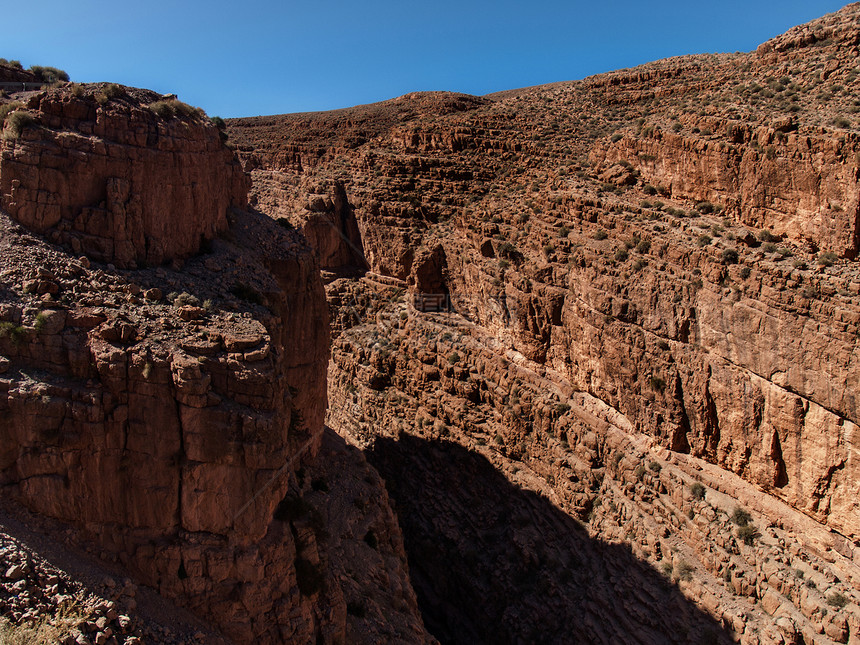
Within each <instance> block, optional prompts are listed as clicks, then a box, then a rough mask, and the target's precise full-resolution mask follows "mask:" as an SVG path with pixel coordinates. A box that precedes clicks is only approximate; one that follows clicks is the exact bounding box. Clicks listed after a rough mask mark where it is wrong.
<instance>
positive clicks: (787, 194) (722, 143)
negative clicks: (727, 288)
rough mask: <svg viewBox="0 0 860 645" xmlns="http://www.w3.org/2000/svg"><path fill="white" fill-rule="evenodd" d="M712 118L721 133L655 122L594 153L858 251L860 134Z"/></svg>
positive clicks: (736, 210) (817, 243)
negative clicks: (666, 128) (687, 131)
mask: <svg viewBox="0 0 860 645" xmlns="http://www.w3.org/2000/svg"><path fill="white" fill-rule="evenodd" d="M713 121H715V120H710V125H711V127H712V131H714V132H719V134H718V135H717V136H718V137H719V138H716V137H715V138H714V139H703V138H700V137H695V138H691V137H686V136H683V135H679V134H675V133H673V132H663V131H660V130H654V131H653V132H652V133H651V134H649V135H648V136H647V137H642V138H637V137H631V136H628V137H625V138H622V139H620V140H619V141H617V142H604V143H601V145H599V146H597V147H596V148H595V150H594V151H593V153H592V159H593V160H594V161H595V162H596V163H597V164H598V168H599V169H600V170H601V171H604V170H605V169H607V168H609V167H610V166H612V165H613V164H615V163H618V162H623V163H627V164H632V165H633V166H634V167H635V168H637V169H639V170H640V171H641V175H642V177H644V178H645V179H646V180H647V181H648V182H650V183H652V184H654V185H658V186H661V187H663V188H665V189H666V190H668V194H669V195H670V196H672V197H674V198H676V199H693V200H696V201H712V202H714V203H718V204H723V205H725V206H726V210H727V212H729V213H731V214H732V215H734V216H735V217H736V218H737V219H738V221H740V222H741V223H743V224H745V225H747V226H755V227H758V228H767V229H770V230H771V231H773V232H774V233H775V234H777V235H785V236H787V237H789V238H791V239H792V240H795V241H797V242H799V243H805V244H808V245H810V246H811V247H812V248H817V249H822V250H824V251H834V252H836V253H837V254H838V255H840V256H844V257H849V258H854V257H856V256H857V253H858V251H860V230H858V228H857V226H858V221H860V218H858V212H860V211H858V203H860V201H858V197H860V189H858V183H857V180H858V177H860V174H858V164H857V159H858V156H857V153H858V151H860V145H858V139H857V137H856V135H854V134H850V135H848V136H847V137H844V138H842V139H841V140H840V139H834V138H833V137H831V136H822V135H820V134H819V135H798V134H796V133H789V134H787V135H786V134H784V133H782V132H781V131H780V130H777V129H776V128H775V127H773V126H759V127H758V128H755V129H754V130H752V131H750V130H749V129H745V128H743V127H742V126H739V125H738V124H736V123H735V124H733V123H732V122H730V121H728V122H725V121H723V122H716V123H715V122H713ZM787 123H789V127H790V123H791V121H790V120H789V121H788V122H787ZM776 125H777V127H779V125H778V124H776ZM720 135H722V136H720ZM751 144H754V146H755V147H754V146H753V145H751ZM643 158H644V159H647V161H645V162H643V161H642V159H643Z"/></svg>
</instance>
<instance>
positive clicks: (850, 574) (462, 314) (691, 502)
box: [228, 4, 860, 643]
mask: <svg viewBox="0 0 860 645" xmlns="http://www.w3.org/2000/svg"><path fill="white" fill-rule="evenodd" d="M857 15H858V5H856V4H855V5H849V6H848V7H846V8H845V9H843V10H842V11H840V12H838V13H836V14H832V15H830V16H826V17H825V18H822V19H821V20H819V21H816V22H814V23H811V24H810V25H808V26H806V27H805V28H804V29H802V30H800V31H799V32H798V33H803V34H807V35H808V34H813V35H814V36H808V37H807V36H797V34H796V33H794V32H792V33H791V34H788V35H786V36H784V37H779V38H776V39H774V40H773V41H771V43H770V44H769V45H767V46H765V47H763V48H760V50H759V51H758V52H756V53H751V54H732V55H703V56H692V57H683V58H679V59H671V60H667V61H660V62H657V63H653V64H649V65H646V66H643V67H641V68H637V69H634V70H622V71H620V72H616V73H612V74H608V75H602V76H599V77H594V78H591V79H586V80H585V81H581V82H574V83H559V84H555V85H551V86H543V87H538V88H528V89H524V90H518V91H512V92H507V93H502V94H499V95H494V96H490V97H484V98H482V99H479V98H475V99H474V100H472V101H463V100H459V103H458V105H459V107H460V109H458V110H453V109H451V108H450V105H451V101H452V97H451V95H446V94H441V93H440V94H434V93H430V94H426V95H420V96H416V95H410V96H406V97H401V98H400V99H397V100H396V101H395V102H388V103H382V104H378V105H377V106H364V107H362V108H356V109H354V111H351V110H346V111H340V112H335V113H326V114H320V115H301V116H287V117H268V118H267V119H266V120H265V124H263V123H262V122H261V121H260V120H247V121H246V120H236V121H232V122H231V123H230V127H229V129H228V130H229V132H230V136H231V138H232V140H234V141H235V142H236V143H237V144H238V146H239V149H240V150H241V151H242V154H243V155H244V157H245V159H246V164H248V167H249V168H251V169H252V176H253V178H254V182H255V184H254V188H253V189H252V194H253V195H254V197H255V198H256V199H258V200H261V201H267V200H268V201H270V202H271V201H274V200H277V202H278V203H279V205H280V208H281V211H280V214H281V215H282V216H284V217H287V218H292V219H291V221H293V222H294V224H295V225H297V226H298V225H301V220H300V218H299V217H297V216H296V214H297V213H299V212H301V209H302V208H304V206H303V205H304V204H307V203H308V200H309V199H310V198H311V192H310V191H308V190H307V189H306V187H308V186H316V185H321V184H324V183H325V182H327V181H333V180H334V179H335V178H342V177H349V179H347V180H343V182H344V186H345V189H346V194H347V197H348V201H349V203H350V204H351V205H352V209H353V212H354V214H355V217H356V221H357V224H358V228H359V231H360V233H361V240H362V245H363V252H364V257H365V258H366V259H367V262H368V264H369V267H370V270H369V272H367V274H366V275H365V277H364V278H362V279H361V281H360V282H356V281H355V280H353V281H347V282H342V281H341V280H336V281H334V282H332V283H331V284H330V285H329V302H330V304H331V309H332V318H333V320H334V321H335V329H336V338H335V341H334V352H333V363H332V367H331V371H330V394H331V397H332V399H333V400H336V401H341V402H342V403H340V404H338V405H336V406H333V407H332V408H331V411H330V417H329V423H330V424H331V425H332V426H333V427H335V428H336V429H338V430H339V431H341V432H343V433H344V434H346V435H349V436H350V437H352V438H353V440H354V441H356V442H359V443H361V444H362V445H365V446H366V447H367V449H368V451H373V450H374V449H373V448H372V446H373V445H374V443H375V442H378V441H380V440H382V438H389V437H392V438H397V437H399V436H402V434H403V433H407V434H410V435H419V436H421V437H422V438H425V439H427V440H428V441H434V440H435V441H438V440H441V439H445V438H450V439H451V440H453V441H455V442H456V443H459V444H460V445H463V446H466V447H469V448H471V449H476V450H479V451H480V452H481V453H482V454H484V455H485V456H487V458H488V459H490V460H491V461H492V462H493V463H494V464H497V465H498V467H499V468H500V469H502V470H503V471H504V472H506V473H508V472H510V471H516V472H519V473H526V474H524V475H523V476H522V477H516V478H514V480H515V481H517V483H518V484H519V485H522V486H526V487H528V488H532V489H534V490H539V491H543V492H544V493H545V494H546V495H547V497H548V498H549V499H551V500H552V501H553V504H555V505H556V506H557V507H558V508H562V509H564V510H565V512H567V513H569V514H572V515H575V516H576V517H578V518H580V519H582V520H589V530H590V531H591V535H592V536H593V537H595V538H596V539H605V540H610V541H615V540H620V541H625V542H627V543H629V544H630V545H631V548H633V549H634V551H635V552H636V553H638V554H640V555H641V556H642V557H645V558H648V559H650V560H651V561H652V562H654V563H655V564H656V563H659V565H660V566H663V565H666V566H668V568H669V570H670V573H671V575H673V576H675V577H676V578H678V579H679V580H680V584H681V588H682V590H683V591H684V593H685V594H686V595H687V596H688V597H691V598H693V599H694V600H696V601H697V602H698V603H699V606H700V607H704V608H706V609H707V611H709V612H710V613H711V614H712V615H714V616H717V617H718V618H719V619H720V620H721V621H722V623H723V626H724V628H725V629H727V630H730V631H732V632H734V634H735V635H736V636H737V638H740V639H742V640H743V641H744V642H749V643H755V642H786V643H787V642H801V639H804V642H817V640H820V641H821V642H827V641H828V640H835V641H838V642H847V641H848V640H849V639H850V638H854V635H855V634H856V633H857V627H856V626H854V625H856V623H857V619H856V615H855V614H854V613H852V612H854V611H855V610H856V605H855V604H852V603H856V591H857V581H858V579H860V578H858V570H857V557H858V555H857V553H858V539H860V512H858V510H860V509H858V506H857V501H856V500H857V499H858V496H857V493H858V490H857V486H858V483H857V482H858V475H860V473H858V460H857V454H858V453H857V445H858V444H857V441H858V435H857V425H856V424H857V423H858V422H860V415H858V410H857V409H856V401H855V397H854V393H853V383H855V382H856V380H857V374H856V369H855V365H854V361H853V359H852V357H853V356H854V355H855V354H856V351H857V330H858V328H857V325H858V322H860V300H858V293H860V271H858V268H857V265H856V262H855V261H854V256H855V254H856V251H857V246H856V238H857V233H856V221H855V220H856V219H857V217H856V215H857V190H856V181H857V160H856V159H855V158H854V157H855V156H856V152H857V150H856V145H857V140H856V133H855V132H854V129H855V128H854V121H855V118H856V117H854V116H852V115H854V114H855V113H856V107H857V106H855V105H854V99H853V96H854V95H855V94H856V92H855V90H856V89H857V83H858V80H857V79H858V71H857V70H856V69H854V67H853V62H852V61H854V60H855V59H856V52H855V49H856V44H857V43H856V38H855V35H856V24H857ZM792 34H793V35H792ZM406 106H409V108H408V109H407V107H406ZM405 113H408V114H409V119H408V120H407V119H400V115H402V114H405ZM335 123H338V124H341V125H342V126H343V124H345V123H348V124H349V125H348V127H331V126H332V125H333V124H335ZM380 294H384V295H380ZM398 301H399V302H398ZM407 301H408V302H411V303H413V304H414V305H415V307H412V308H410V307H409V306H408V303H407ZM428 303H435V304H434V305H433V306H434V307H436V308H437V309H442V310H444V311H450V312H451V314H450V315H449V316H448V317H447V318H444V319H443V320H441V321H437V323H438V326H437V327H436V328H435V329H434V331H433V333H432V334H427V333H424V331H423V330H422V329H419V326H418V323H417V322H416V320H423V319H424V317H425V316H426V315H427V313H426V312H427V311H428V307H427V306H426V305H427V304H428ZM418 309H422V310H424V311H423V312H422V311H418ZM385 312H387V313H385ZM383 314H384V315H383ZM463 326H466V327H468V328H469V330H470V331H469V333H468V335H469V336H477V337H479V338H480V341H479V342H478V343H476V344H477V345H479V346H480V348H476V347H475V346H471V345H469V346H466V347H461V346H457V345H452V341H451V338H452V337H453V338H458V337H460V336H462V335H463V333H462V330H461V328H462V327H463ZM353 328H355V329H354V333H353V332H352V331H350V330H352V329H353ZM446 336H447V337H448V338H447V340H446ZM515 367H521V368H522V370H520V369H515ZM535 384H540V387H541V388H544V389H546V390H547V391H549V392H552V393H553V394H552V395H548V394H547V393H546V392H537V393H534V394H529V395H528V396H526V395H525V394H523V393H522V392H521V391H522V390H527V391H531V390H532V389H533V386H535ZM550 385H552V386H553V387H555V388H558V389H557V390H549V386H550ZM531 397H534V398H535V401H537V403H528V404H524V402H523V400H522V399H523V398H526V400H528V399H530V398H531ZM533 406H534V407H533ZM595 410H601V412H600V414H596V412H595ZM413 415H415V417H416V418H417V419H418V420H417V421H416V422H414V423H413V422H412V421H411V419H412V418H413ZM568 415H573V417H575V418H576V419H579V421H577V422H576V423H575V425H576V424H580V423H581V426H580V427H579V429H578V430H575V431H573V430H572V431H570V432H568V431H567V430H566V428H567V427H568V421H566V419H568ZM422 419H423V421H422ZM600 419H602V421H601V420H600ZM606 423H609V424H610V426H611V427H608V426H606V425H605V424H606ZM428 425H429V427H428ZM430 428H432V430H431V429H430ZM612 428H615V429H617V430H618V433H616V432H615V430H613V429H612ZM565 432H567V436H565V437H564V441H562V440H561V436H562V434H564V433H565ZM446 433H447V434H446ZM611 437H615V438H614V439H612V438H611ZM404 441H405V439H404ZM482 442H483V443H482ZM556 442H557V443H558V448H557V449H556V448H553V449H552V450H546V449H544V448H542V447H541V448H538V446H543V445H544V444H546V445H550V444H555V443H556ZM564 444H567V447H565V445H564ZM580 445H581V447H577V448H574V446H580ZM637 446H638V448H636V447H637ZM568 448H570V451H571V452H573V453H574V454H575V457H573V458H572V461H571V457H570V456H569V454H568V452H569V451H568ZM634 448H635V454H636V458H635V459H633V460H630V461H628V460H626V459H625V455H626V454H627V452H629V451H634ZM428 450H429V451H431V452H432V450H434V448H433V447H432V446H431V447H430V448H428ZM494 452H498V453H500V454H501V455H503V456H504V459H502V458H498V459H497V458H495V457H493V456H492V455H493V453H494ZM388 453H391V454H400V453H399V452H398V449H397V448H392V449H390V450H388ZM368 454H370V452H369V453H368ZM616 455H619V456H620V460H619V461H618V462H617V463H613V462H614V460H615V459H616ZM652 462H653V463H654V464H655V467H654V468H653V469H652V468H651V467H650V465H651V463H652ZM377 463H378V464H379V465H380V468H382V469H383V471H385V469H386V464H387V463H388V461H387V460H385V459H382V460H381V461H379V462H377ZM564 463H568V465H569V466H568V467H565V466H564ZM506 464H507V465H506ZM640 467H641V469H642V472H637V471H639V469H640ZM571 471H572V472H571ZM389 472H390V473H399V474H396V475H392V476H394V477H396V478H399V477H405V478H408V477H409V476H410V472H409V469H405V470H403V469H397V468H393V469H392V470H391V471H389ZM528 473H534V474H535V475H536V477H533V476H530V475H528ZM705 475H707V476H705ZM697 481H698V483H699V484H701V485H703V486H704V487H705V488H706V489H708V492H707V495H708V496H711V497H706V498H705V499H706V500H707V501H708V504H707V505H703V504H699V502H700V501H701V500H700V499H692V498H691V497H690V496H689V493H687V492H685V491H689V490H690V486H692V485H693V484H695V483H696V482H697ZM398 486H399V484H398V483H397V482H395V483H393V484H392V489H391V490H392V495H393V496H394V497H395V499H396V498H397V495H396V493H395V492H393V491H394V490H395V489H396V488H397V487H398ZM402 486H404V487H406V488H408V486H409V482H404V483H403V484H402ZM696 490H698V489H696ZM565 491H567V492H565ZM710 491H715V492H714V493H711V492H710ZM607 497H608V498H610V499H611V500H613V501H612V504H605V505H604V504H603V503H600V504H597V500H598V499H603V500H605V499H606V498H607ZM711 502H713V503H711ZM464 503H468V502H464ZM735 506H738V507H742V508H748V509H751V512H754V522H753V523H754V525H755V526H756V527H757V528H756V529H754V530H749V531H741V530H740V529H741V528H742V527H740V526H739V525H735V524H733V523H732V521H731V519H730V517H731V516H732V515H733V513H734V508H735ZM398 508H401V507H400V503H398ZM410 509H411V510H409V513H414V514H415V517H414V518H406V517H404V518H402V520H403V522H404V524H405V525H413V526H421V525H422V523H423V522H424V518H422V517H421V513H422V511H421V509H420V508H415V507H414V505H410ZM691 514H692V515H691ZM698 514H704V519H699V518H698ZM649 516H654V518H655V519H653V520H651V519H648V518H649ZM413 520H414V523H413ZM694 524H695V526H696V527H695V528H694V527H693V525H694ZM798 527H802V528H798ZM764 529H767V532H766V531H765V530H764ZM771 529H773V530H771ZM667 531H668V532H669V534H670V535H666V532H667ZM756 532H757V533H758V535H757V536H755V535H753V534H754V533H756ZM408 533H409V530H408V529H407V539H406V542H407V549H408V550H410V555H411V556H413V557H415V558H416V560H415V561H413V569H415V567H416V566H421V565H420V564H417V563H419V562H420V558H422V557H423V556H422V555H421V553H422V548H419V549H418V551H417V552H414V551H412V550H411V549H410V540H409V535H408ZM451 533H456V529H453V528H452V529H451ZM670 538H671V539H670ZM667 539H670V542H671V544H670V543H666V544H664V543H663V542H662V541H663V540H667ZM747 541H751V544H747ZM658 544H659V546H660V548H659V549H657V545H658ZM747 547H750V548H747ZM456 551H457V550H456V549H452V550H451V552H452V553H454V552H456ZM667 553H668V554H670V555H668V556H667V555H666V554H667ZM676 553H680V554H682V556H683V557H681V556H678V557H676ZM431 555H432V554H431ZM431 559H432V558H431ZM667 559H668V561H666V560H667ZM676 560H680V561H681V562H676ZM429 561H430V560H428V561H426V562H429ZM664 561H665V562H664ZM774 562H777V563H779V565H778V566H777V565H776V564H774ZM680 563H686V564H688V565H690V566H691V567H693V569H694V570H695V572H699V574H700V575H699V576H698V577H697V576H696V574H693V575H692V582H694V584H687V582H690V581H688V580H686V578H687V574H684V576H683V578H680V577H679V576H677V575H676V574H677V566H676V565H680ZM807 565H809V566H808V567H807ZM428 566H431V568H432V565H428ZM774 567H776V568H774ZM681 569H684V570H685V567H681ZM813 571H814V572H818V573H821V574H822V577H818V573H815V574H813V573H812V572H813ZM687 573H690V572H687ZM806 575H813V577H814V578H815V579H814V580H812V581H809V584H807V582H804V580H805V579H804V578H803V576H806ZM741 578H743V580H745V581H746V582H744V583H740V582H737V580H739V579H741ZM736 579H737V580H736ZM425 581H426V578H425ZM753 581H754V582H753ZM416 584H417V583H416ZM418 586H419V597H420V596H422V594H425V598H428V597H429V598H432V597H433V594H438V593H441V592H440V591H439V589H438V588H436V587H434V586H433V585H432V584H431V585H430V587H429V588H428V589H427V590H426V592H425V591H422V589H420V586H421V585H418ZM831 587H832V589H831ZM512 589H514V587H512ZM512 593H514V595H516V591H513V592H512ZM776 593H778V594H780V595H779V596H776V595H774V594H776ZM735 594H740V595H742V596H746V597H748V598H750V599H751V601H745V602H747V603H750V602H751V603H752V604H748V605H747V607H748V608H746V609H744V608H743V603H742V604H741V605H736V604H735V603H734V600H733V597H734V595H735ZM833 594H838V595H836V596H834V595H833ZM828 599H832V600H833V602H834V603H835V604H829V600H828ZM842 600H844V601H845V602H844V604H843V605H842V606H837V605H840V604H842ZM776 601H778V602H776ZM749 607H752V609H749ZM425 608H426V605H425ZM425 611H426V609H425ZM441 613H443V614H444V612H441ZM438 615H439V614H438V613H437V614H436V616H438ZM783 615H784V617H785V619H786V621H791V625H789V624H788V623H787V622H786V623H785V624H783V625H782V627H778V628H775V629H776V631H773V630H770V628H769V627H767V628H766V627H765V626H766V625H770V624H771V623H773V620H774V619H773V617H777V618H781V617H782V616H783ZM475 619H476V618H475ZM428 620H429V618H428ZM834 621H835V623H834V624H831V622H834Z"/></svg>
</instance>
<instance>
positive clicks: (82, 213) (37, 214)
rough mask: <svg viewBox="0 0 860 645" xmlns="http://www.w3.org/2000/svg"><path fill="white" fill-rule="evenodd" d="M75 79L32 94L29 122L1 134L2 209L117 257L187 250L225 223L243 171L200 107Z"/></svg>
mask: <svg viewBox="0 0 860 645" xmlns="http://www.w3.org/2000/svg"><path fill="white" fill-rule="evenodd" d="M77 87H78V88H79V89H78V90H77V92H70V91H69V90H68V88H59V89H53V90H49V91H47V92H41V93H37V94H35V95H33V96H31V97H29V98H28V99H27V100H26V102H25V107H26V110H27V112H28V113H29V115H30V117H31V118H32V119H33V120H34V123H33V124H32V125H30V126H29V127H25V128H24V129H23V131H22V132H21V133H20V134H19V135H18V136H17V137H4V138H3V141H2V144H0V176H2V183H0V206H2V208H3V209H4V210H6V212H8V213H9V214H10V215H11V216H12V217H13V218H14V219H15V220H17V221H18V222H20V223H21V224H23V225H24V226H26V227H27V228H29V229H31V230H34V231H37V232H39V233H42V234H47V233H50V234H51V237H52V239H54V240H56V241H61V242H64V243H68V244H69V245H70V247H71V248H72V249H73V251H74V252H75V253H78V254H80V253H84V254H86V255H87V256H88V257H90V258H93V259H96V260H99V261H103V262H112V263H114V264H116V265H117V266H124V267H125V266H135V265H136V264H138V263H141V264H161V263H163V262H165V261H168V260H171V259H173V258H174V257H183V256H188V255H191V254H193V253H196V252H197V251H198V250H199V249H200V245H201V243H202V242H204V241H205V240H208V239H211V238H212V237H214V236H215V235H216V234H218V233H221V232H223V231H224V230H226V228H227V212H228V210H229V209H230V208H232V207H241V206H243V205H244V204H245V200H246V195H247V188H248V187H247V180H246V176H245V174H244V173H243V172H242V169H241V167H240V166H239V164H238V163H237V162H236V161H235V159H234V157H233V153H232V151H230V150H229V149H228V148H226V147H225V146H224V144H223V142H222V141H221V138H220V136H219V132H218V130H217V129H216V128H215V127H214V126H212V125H211V124H210V123H209V121H208V119H206V118H205V115H203V114H202V113H195V112H193V111H191V110H185V112H183V113H182V114H178V115H177V114H176V113H175V112H172V111H171V110H172V105H173V103H175V101H174V102H173V103H171V101H173V100H172V99H169V100H167V101H165V100H164V99H163V97H162V96H161V95H159V94H156V93H154V92H148V91H144V90H137V89H133V88H120V87H119V86H116V85H111V86H102V87H98V86H92V85H90V86H77ZM165 105H166V106H167V107H166V108H165V107H161V111H160V114H156V112H155V110H156V109H159V106H165ZM148 106H153V108H152V109H148ZM185 108H187V106H185ZM165 110H166V111H165ZM175 213H182V217H176V216H175V215H174V214H175Z"/></svg>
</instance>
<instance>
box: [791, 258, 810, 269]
mask: <svg viewBox="0 0 860 645" xmlns="http://www.w3.org/2000/svg"><path fill="white" fill-rule="evenodd" d="M791 266H793V267H794V268H795V269H800V270H801V271H805V270H806V269H808V268H809V267H808V266H807V264H806V262H804V261H803V260H801V259H797V260H795V261H794V262H792V263H791Z"/></svg>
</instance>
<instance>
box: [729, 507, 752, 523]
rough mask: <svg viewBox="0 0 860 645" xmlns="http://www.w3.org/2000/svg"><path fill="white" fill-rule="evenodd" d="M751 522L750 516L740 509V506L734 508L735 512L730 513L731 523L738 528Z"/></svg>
mask: <svg viewBox="0 0 860 645" xmlns="http://www.w3.org/2000/svg"><path fill="white" fill-rule="evenodd" d="M751 521H752V515H750V514H749V511H747V510H746V509H745V508H741V507H740V506H736V507H735V510H734V511H733V512H732V522H734V523H735V524H737V525H738V526H746V525H747V524H749V523H750V522H751Z"/></svg>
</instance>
